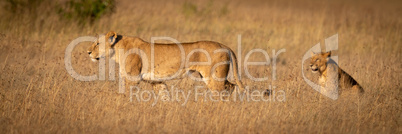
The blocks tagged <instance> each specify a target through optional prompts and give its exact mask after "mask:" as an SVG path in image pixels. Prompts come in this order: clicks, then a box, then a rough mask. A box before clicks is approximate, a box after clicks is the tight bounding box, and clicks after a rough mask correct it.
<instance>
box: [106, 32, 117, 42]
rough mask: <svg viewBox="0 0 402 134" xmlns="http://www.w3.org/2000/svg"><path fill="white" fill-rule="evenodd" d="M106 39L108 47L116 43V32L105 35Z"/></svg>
mask: <svg viewBox="0 0 402 134" xmlns="http://www.w3.org/2000/svg"><path fill="white" fill-rule="evenodd" d="M106 37H108V38H109V43H110V45H113V44H114V43H116V38H117V34H116V32H113V31H110V32H109V33H107V34H106Z"/></svg>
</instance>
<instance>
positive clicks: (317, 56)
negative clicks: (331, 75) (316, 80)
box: [310, 51, 331, 73]
mask: <svg viewBox="0 0 402 134" xmlns="http://www.w3.org/2000/svg"><path fill="white" fill-rule="evenodd" d="M311 56H312V57H311V62H310V68H311V71H313V73H317V72H320V73H321V72H324V71H325V69H327V62H328V60H329V57H330V56H331V51H329V52H326V53H314V52H311Z"/></svg>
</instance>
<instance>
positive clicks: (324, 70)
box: [310, 51, 364, 94]
mask: <svg viewBox="0 0 402 134" xmlns="http://www.w3.org/2000/svg"><path fill="white" fill-rule="evenodd" d="M330 56H331V51H330V52H326V53H312V57H311V63H310V68H311V70H312V71H313V72H318V73H319V74H320V77H319V83H320V85H321V86H322V87H325V86H326V85H328V82H329V80H328V74H330V73H332V72H331V71H337V72H336V73H337V74H338V82H339V87H340V88H342V89H349V88H351V89H352V90H354V91H357V92H359V93H360V94H363V93H364V90H363V88H362V87H361V86H360V84H359V83H357V81H356V80H355V79H354V78H353V77H352V76H350V75H349V74H348V73H346V72H345V71H343V70H342V69H341V68H340V67H339V66H338V65H337V64H336V62H334V61H333V60H332V59H331V58H330ZM334 74H335V72H334Z"/></svg>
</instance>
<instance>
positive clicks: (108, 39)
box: [87, 31, 117, 62]
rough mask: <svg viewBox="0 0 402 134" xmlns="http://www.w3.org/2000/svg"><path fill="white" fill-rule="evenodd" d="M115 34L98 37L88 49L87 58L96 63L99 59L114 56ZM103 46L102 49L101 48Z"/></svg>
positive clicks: (109, 33) (111, 32)
mask: <svg viewBox="0 0 402 134" xmlns="http://www.w3.org/2000/svg"><path fill="white" fill-rule="evenodd" d="M116 39H117V34H116V32H113V31H110V32H108V33H107V34H106V35H100V36H98V38H97V39H96V40H95V41H94V43H92V45H91V46H90V47H89V48H88V51H87V52H88V54H89V57H90V58H91V60H92V61H93V62H96V61H98V60H99V59H100V58H104V57H109V56H113V55H114V51H109V50H113V46H114V44H115V43H116ZM103 46H104V49H103V48H102V47H103Z"/></svg>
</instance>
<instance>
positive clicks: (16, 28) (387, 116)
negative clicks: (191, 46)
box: [0, 0, 402, 133]
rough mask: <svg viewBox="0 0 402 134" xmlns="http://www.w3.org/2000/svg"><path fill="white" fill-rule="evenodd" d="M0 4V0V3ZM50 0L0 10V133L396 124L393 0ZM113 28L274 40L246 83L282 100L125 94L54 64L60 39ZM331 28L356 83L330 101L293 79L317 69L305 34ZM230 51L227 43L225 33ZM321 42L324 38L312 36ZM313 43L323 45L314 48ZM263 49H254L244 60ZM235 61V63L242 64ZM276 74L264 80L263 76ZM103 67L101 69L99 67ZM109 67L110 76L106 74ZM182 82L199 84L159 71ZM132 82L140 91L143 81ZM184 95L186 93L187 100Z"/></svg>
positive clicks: (258, 43)
mask: <svg viewBox="0 0 402 134" xmlns="http://www.w3.org/2000/svg"><path fill="white" fill-rule="evenodd" d="M0 4H1V5H2V6H7V3H6V2H0ZM52 5H53V4H52V3H45V4H39V5H36V6H37V7H33V8H31V9H29V10H24V11H25V12H17V13H11V12H10V10H6V9H7V8H1V9H0V10H1V11H0V14H1V15H0V16H1V17H0V33H1V34H0V44H1V45H0V50H1V52H0V72H1V74H0V79H1V81H0V102H1V103H0V132H1V133H55V132H57V133H76V132H91V133H97V132H101V133H121V132H123V133H126V132H129V133H150V132H155V133H176V132H179V133H300V132H308V133H401V132H402V127H401V126H402V117H401V115H402V112H401V110H402V94H401V89H402V88H401V87H402V86H401V73H402V69H401V67H402V62H401V58H402V56H401V54H402V43H401V41H402V36H401V35H402V29H401V28H402V16H401V14H402V6H401V5H402V3H401V2H400V1H364V0H362V1H346V0H345V1H316V0H308V1H282V0H269V1H254V0H251V1H250V0H247V1H241V0H238V1H191V2H190V1H187V2H186V1H180V0H178V1H162V0H161V1H155V0H146V1H130V0H122V1H117V5H116V11H115V13H114V14H111V15H109V16H106V17H102V18H101V19H100V20H99V21H97V22H95V23H93V24H92V25H86V26H82V25H80V24H77V23H74V22H73V21H65V20H63V19H60V17H59V16H58V15H57V14H56V13H52V11H53V10H54V9H53V8H51V7H52ZM109 30H114V31H116V32H117V33H120V34H123V35H128V36H138V37H141V38H143V39H144V40H147V41H150V38H151V37H155V36H168V37H172V38H174V39H177V40H178V41H181V42H188V41H197V40H213V41H218V42H221V43H223V44H226V45H227V46H229V47H231V48H232V49H233V50H234V51H235V52H236V54H237V56H238V57H241V59H242V60H243V61H244V59H245V55H246V54H247V52H249V51H250V50H251V49H256V48H260V49H263V50H265V51H267V53H268V54H269V56H270V58H272V57H273V53H272V51H273V50H275V51H278V50H280V49H286V52H284V53H282V54H280V55H279V56H278V60H277V62H276V69H277V70H276V71H274V70H273V62H272V60H271V64H270V65H268V66H254V67H253V66H250V73H251V74H252V75H253V76H255V77H263V76H267V77H270V79H269V80H267V81H262V82H255V81H252V80H250V79H248V78H247V77H246V76H245V75H244V70H242V76H243V77H242V80H243V83H244V84H245V85H247V86H249V88H250V89H251V90H263V89H266V88H267V87H268V86H269V85H272V86H276V88H275V89H273V90H274V91H276V90H278V91H279V90H282V91H284V92H285V94H286V100H285V101H284V102H278V101H274V99H272V100H271V101H268V102H262V101H260V102H252V101H251V102H247V101H243V102H240V101H236V102H233V101H231V102H222V101H218V102H212V101H205V102H204V101H200V100H199V101H189V102H187V104H186V105H184V106H182V103H183V102H182V101H181V102H177V101H173V102H159V103H157V104H156V105H155V106H152V102H137V101H132V102H130V95H129V93H128V91H126V93H124V94H119V93H118V82H117V81H109V80H106V81H99V80H98V81H91V82H84V81H78V80H75V79H74V78H72V77H71V76H70V75H69V74H68V73H67V71H66V69H65V65H64V54H65V49H66V47H67V45H68V44H69V43H70V42H71V41H72V40H74V39H76V38H77V37H80V36H94V35H95V34H96V33H106V32H108V31H109ZM334 34H338V35H339V49H338V51H336V52H335V55H336V56H339V65H340V67H341V68H343V69H344V70H345V71H346V72H348V73H349V74H351V75H352V76H353V77H354V78H355V79H356V80H357V81H358V82H359V83H360V84H361V85H362V86H363V87H364V89H365V91H366V92H365V95H364V96H363V97H362V98H360V99H359V98H358V97H357V96H356V95H347V94H343V95H341V97H340V98H339V99H338V100H335V101H333V100H331V99H328V98H327V97H324V96H322V95H321V94H319V93H318V92H316V91H314V90H313V89H312V88H311V87H310V86H309V85H308V84H306V82H305V81H304V80H303V77H302V71H304V73H305V74H306V75H307V77H308V78H309V79H316V78H317V77H318V76H317V75H316V74H312V73H311V72H310V71H309V70H307V69H304V70H302V66H304V67H305V68H307V66H308V65H307V64H304V65H302V57H303V55H304V53H306V52H307V50H308V49H310V48H311V47H312V46H314V45H315V44H317V43H320V42H321V44H322V46H324V45H323V44H324V39H326V38H327V37H330V36H332V35H334ZM238 35H241V37H242V38H241V43H242V50H241V54H238V50H237V43H238V42H237V41H238V39H237V37H238ZM89 44H90V43H89V42H87V43H81V44H80V45H78V46H77V47H76V48H75V49H74V50H73V54H72V55H73V57H72V64H73V67H74V69H75V70H76V71H77V72H78V73H80V74H82V75H91V74H97V73H98V64H97V63H94V62H91V60H90V58H89V57H88V54H87V52H86V48H87V47H88V46H89ZM324 48H325V47H324ZM324 48H323V49H324ZM262 60H264V58H263V55H262V54H261V53H255V54H253V55H252V56H251V57H250V61H262ZM242 65H244V64H242ZM273 73H276V76H277V78H276V80H273V79H271V77H272V74H273ZM109 77H113V76H108V75H107V77H106V78H109ZM115 77H116V78H117V75H116V76H115ZM168 85H174V86H176V87H178V88H181V89H183V90H186V91H193V89H194V87H196V86H205V85H204V84H203V83H201V82H194V81H192V80H190V79H188V78H187V79H184V80H181V81H178V80H175V81H170V82H168ZM140 87H141V88H143V89H148V90H152V88H151V86H150V85H149V84H146V83H144V84H141V85H140ZM193 100H194V99H193Z"/></svg>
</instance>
